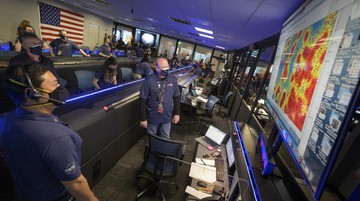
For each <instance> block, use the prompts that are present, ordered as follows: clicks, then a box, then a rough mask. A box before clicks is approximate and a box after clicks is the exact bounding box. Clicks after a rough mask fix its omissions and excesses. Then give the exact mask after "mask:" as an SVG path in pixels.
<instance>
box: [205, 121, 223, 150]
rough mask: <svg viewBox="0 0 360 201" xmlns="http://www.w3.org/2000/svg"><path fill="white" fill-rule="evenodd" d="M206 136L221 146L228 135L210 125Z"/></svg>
mask: <svg viewBox="0 0 360 201" xmlns="http://www.w3.org/2000/svg"><path fill="white" fill-rule="evenodd" d="M205 136H206V137H208V138H209V139H211V140H212V141H214V142H215V143H216V144H218V145H220V144H221V143H222V142H223V141H224V139H225V137H226V133H224V132H222V131H221V130H219V129H218V128H216V127H214V126H212V125H210V126H209V128H208V130H207V131H206V133H205Z"/></svg>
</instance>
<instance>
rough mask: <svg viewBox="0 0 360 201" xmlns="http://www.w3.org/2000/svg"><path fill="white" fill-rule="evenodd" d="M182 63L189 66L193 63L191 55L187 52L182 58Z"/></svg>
mask: <svg viewBox="0 0 360 201" xmlns="http://www.w3.org/2000/svg"><path fill="white" fill-rule="evenodd" d="M181 64H182V65H183V66H189V65H190V64H191V60H190V55H189V54H187V55H186V56H185V57H184V58H183V59H181Z"/></svg>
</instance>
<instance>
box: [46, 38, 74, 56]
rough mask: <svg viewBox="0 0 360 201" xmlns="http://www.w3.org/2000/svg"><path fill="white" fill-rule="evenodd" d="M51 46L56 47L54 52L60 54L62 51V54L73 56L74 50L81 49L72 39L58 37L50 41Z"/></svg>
mask: <svg viewBox="0 0 360 201" xmlns="http://www.w3.org/2000/svg"><path fill="white" fill-rule="evenodd" d="M50 46H51V47H52V48H53V49H54V54H55V55H58V52H59V51H61V54H60V56H64V57H71V56H72V54H73V51H74V50H77V51H79V50H80V48H79V47H78V46H77V45H76V44H75V43H74V42H72V41H71V40H66V41H63V40H62V39H61V38H57V39H55V40H53V41H52V42H51V43H50Z"/></svg>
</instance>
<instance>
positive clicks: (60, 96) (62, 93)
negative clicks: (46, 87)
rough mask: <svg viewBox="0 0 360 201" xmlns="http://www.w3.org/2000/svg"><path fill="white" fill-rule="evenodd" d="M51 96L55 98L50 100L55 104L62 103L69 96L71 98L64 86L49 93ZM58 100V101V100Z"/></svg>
mask: <svg viewBox="0 0 360 201" xmlns="http://www.w3.org/2000/svg"><path fill="white" fill-rule="evenodd" d="M49 97H50V98H51V99H54V100H49V102H52V103H53V104H54V105H62V104H63V103H61V102H65V101H66V100H67V99H68V98H69V92H68V90H67V89H66V88H64V87H61V86H60V87H58V88H56V89H55V90H54V91H52V92H51V93H49ZM56 100H58V101H59V102H58V101H56Z"/></svg>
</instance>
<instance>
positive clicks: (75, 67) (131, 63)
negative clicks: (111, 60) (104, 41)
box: [0, 57, 139, 114]
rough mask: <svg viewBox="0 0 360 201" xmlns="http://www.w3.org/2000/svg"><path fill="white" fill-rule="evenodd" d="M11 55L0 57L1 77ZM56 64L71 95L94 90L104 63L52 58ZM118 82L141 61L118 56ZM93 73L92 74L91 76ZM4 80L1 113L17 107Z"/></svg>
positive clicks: (129, 76) (1, 84) (91, 60)
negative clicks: (7, 94)
mask: <svg viewBox="0 0 360 201" xmlns="http://www.w3.org/2000/svg"><path fill="white" fill-rule="evenodd" d="M10 58H11V57H0V63H1V64H2V66H0V77H1V78H4V73H5V70H6V67H7V64H8V62H9V60H10ZM51 59H52V60H53V63H54V65H55V69H56V72H57V74H58V76H59V77H60V81H59V82H60V83H61V84H62V85H63V86H65V88H67V89H68V91H69V93H70V96H71V97H74V96H77V95H78V94H79V93H83V92H87V91H90V90H93V87H92V79H93V77H94V75H95V71H96V70H97V69H98V68H99V67H101V65H103V63H104V59H100V58H83V59H80V58H66V59H64V58H58V57H54V58H51ZM117 60H118V68H117V82H118V83H122V82H126V81H130V80H131V79H132V76H131V72H132V69H133V68H134V67H135V66H136V64H138V63H139V61H137V60H132V59H127V58H118V59H117ZM91 75H92V76H91ZM3 84H4V83H3V81H2V82H1V83H0V114H1V113H4V112H7V111H10V110H12V109H14V108H15V106H14V105H13V104H12V102H11V101H10V99H9V98H8V97H7V96H6V93H5V89H4V86H3Z"/></svg>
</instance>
